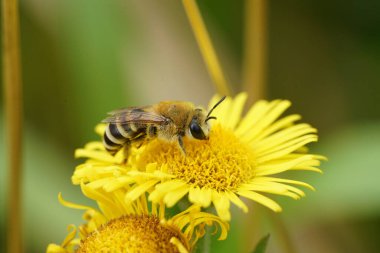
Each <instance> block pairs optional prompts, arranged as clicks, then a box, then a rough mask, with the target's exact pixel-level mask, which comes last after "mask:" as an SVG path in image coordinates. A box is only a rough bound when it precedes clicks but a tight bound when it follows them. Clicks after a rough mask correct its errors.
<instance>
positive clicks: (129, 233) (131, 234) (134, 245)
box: [47, 184, 228, 253]
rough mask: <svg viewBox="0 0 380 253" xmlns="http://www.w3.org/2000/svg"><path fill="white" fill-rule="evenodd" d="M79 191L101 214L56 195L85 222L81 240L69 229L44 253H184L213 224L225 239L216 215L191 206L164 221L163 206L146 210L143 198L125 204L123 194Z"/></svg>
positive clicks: (222, 226) (226, 226)
mask: <svg viewBox="0 0 380 253" xmlns="http://www.w3.org/2000/svg"><path fill="white" fill-rule="evenodd" d="M81 188H82V191H83V193H84V194H85V195H86V196H87V197H89V198H92V199H94V200H96V201H97V203H98V206H99V208H100V209H101V211H97V210H95V209H93V208H91V207H88V206H83V205H77V204H73V203H70V202H67V201H65V200H63V199H62V197H61V195H59V200H60V202H61V203H62V204H63V205H65V206H67V207H71V208H76V209H83V210H86V212H85V214H84V216H83V217H84V219H85V220H86V221H87V222H86V224H84V225H81V226H80V227H79V236H80V238H75V235H76V228H75V227H74V226H73V225H71V226H69V230H71V231H70V232H69V234H68V235H67V237H66V238H65V240H64V241H63V243H62V244H61V245H56V244H50V245H49V246H48V248H47V253H71V252H77V253H82V252H87V253H91V252H131V253H133V252H139V253H145V252H146V253H154V252H168V253H171V252H179V253H187V252H191V250H192V249H193V247H194V245H195V243H196V242H197V240H198V239H199V238H200V237H202V236H203V235H204V233H205V229H204V226H205V225H212V224H218V225H219V226H220V227H221V234H220V237H219V239H220V240H224V239H225V238H226V237H227V230H228V224H227V223H225V222H223V221H221V220H220V218H219V217H217V216H215V215H212V214H209V213H204V212H200V207H199V206H196V205H193V206H191V207H189V208H188V209H187V210H185V211H183V212H182V213H179V214H177V215H175V216H173V217H172V218H170V219H165V205H164V204H159V205H156V204H152V205H151V208H149V207H148V204H147V200H146V197H145V195H141V196H140V197H139V198H138V199H137V200H136V201H135V202H131V203H125V202H124V201H123V193H124V192H123V191H122V190H119V191H113V192H112V193H107V192H104V191H103V190H100V189H99V190H94V189H93V188H91V187H87V186H86V185H84V184H82V185H81ZM149 209H150V210H149Z"/></svg>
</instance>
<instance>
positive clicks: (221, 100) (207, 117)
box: [205, 96, 226, 122]
mask: <svg viewBox="0 0 380 253" xmlns="http://www.w3.org/2000/svg"><path fill="white" fill-rule="evenodd" d="M224 99H226V96H224V97H222V98H221V99H220V100H219V101H218V103H216V104H215V105H214V106H213V107H212V108H211V110H210V111H209V112H208V113H207V116H206V120H205V122H207V121H208V120H210V119H216V117H212V116H211V117H209V116H210V114H211V113H212V111H213V110H214V109H215V108H216V107H217V106H218V105H220V103H222V102H223V100H224Z"/></svg>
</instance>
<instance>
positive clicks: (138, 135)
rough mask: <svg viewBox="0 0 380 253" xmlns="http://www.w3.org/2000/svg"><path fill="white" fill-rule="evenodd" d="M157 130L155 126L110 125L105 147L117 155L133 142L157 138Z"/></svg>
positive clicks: (106, 132) (106, 134) (104, 138)
mask: <svg viewBox="0 0 380 253" xmlns="http://www.w3.org/2000/svg"><path fill="white" fill-rule="evenodd" d="M156 133H157V128H156V127H155V126H153V125H145V124H144V125H136V124H134V123H123V124H120V123H110V124H108V126H107V127H106V131H105V132H104V136H103V145H104V147H105V148H106V150H107V151H109V152H110V153H111V154H115V153H116V152H117V151H119V150H120V149H121V148H122V147H123V146H125V145H130V144H131V143H132V142H137V141H141V140H144V139H145V138H146V137H147V136H148V137H150V138H151V137H155V136H156Z"/></svg>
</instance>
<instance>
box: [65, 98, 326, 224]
mask: <svg viewBox="0 0 380 253" xmlns="http://www.w3.org/2000/svg"><path fill="white" fill-rule="evenodd" d="M246 98H247V95H246V94H245V93H241V94H239V95H238V96H237V97H236V98H234V99H232V98H227V99H226V100H225V101H224V102H223V103H222V104H221V105H220V106H218V107H217V108H216V109H215V111H214V112H213V116H216V117H217V120H216V121H214V122H213V123H214V124H213V125H212V127H211V131H210V135H209V140H205V141H200V140H188V139H185V140H184V146H185V148H186V156H184V155H183V154H182V153H181V152H180V150H178V147H177V145H176V144H170V143H167V142H164V141H160V140H152V141H150V142H148V143H146V144H144V145H143V146H142V147H140V148H139V149H137V148H135V149H132V150H131V152H130V156H129V157H124V151H123V150H121V151H119V152H118V153H117V154H116V155H115V156H114V157H113V156H111V155H109V154H108V153H107V152H106V151H105V150H104V148H103V147H102V145H101V143H100V142H94V143H90V144H89V145H87V146H86V147H85V148H84V149H79V150H77V152H76V156H77V157H86V158H89V159H88V160H87V161H86V162H85V163H84V164H82V165H80V166H78V167H77V169H76V171H75V173H74V176H73V178H72V179H73V182H74V183H77V184H78V183H80V182H85V183H89V185H90V187H100V188H102V189H103V190H104V191H108V192H112V191H113V190H115V189H119V188H123V187H124V188H125V187H126V188H128V189H129V190H128V192H126V194H125V196H124V200H126V201H127V202H128V201H133V200H135V199H137V198H139V196H140V195H141V194H145V192H149V193H150V194H149V200H150V201H153V202H154V203H161V202H163V203H165V204H166V205H167V206H168V207H171V206H173V205H175V204H176V203H177V202H178V201H179V200H180V199H182V198H183V197H185V196H188V200H189V201H190V202H191V203H194V204H197V205H200V206H202V207H208V206H210V205H211V204H213V205H214V206H215V209H216V211H217V213H218V215H219V216H220V217H221V218H222V219H224V220H230V211H229V209H230V202H232V203H233V204H235V205H237V206H238V207H240V208H241V209H243V211H244V212H247V211H248V208H247V206H246V205H245V204H244V202H243V201H242V200H241V199H240V198H239V197H240V196H241V197H244V198H248V199H251V200H253V201H256V202H258V203H260V204H262V205H264V206H266V207H268V208H270V209H272V210H273V211H276V212H279V211H281V207H280V206H279V205H278V204H277V203H276V202H275V201H273V200H272V199H270V198H268V197H267V196H265V195H264V194H266V193H271V194H278V195H284V196H288V197H291V198H293V199H299V198H300V197H302V196H304V195H305V193H304V192H303V191H302V190H300V189H299V188H297V187H295V186H303V187H306V188H309V189H312V190H313V187H312V186H310V185H309V184H307V183H304V182H300V181H295V180H290V179H285V178H279V177H275V176H273V175H277V174H280V173H282V172H285V171H289V170H309V171H316V172H321V171H320V169H319V168H317V167H318V166H319V165H320V160H321V159H324V157H322V156H319V155H313V154H308V153H307V148H306V147H305V145H306V144H308V143H310V142H316V141H317V139H318V138H317V135H316V132H317V130H316V129H315V128H312V127H311V126H310V125H308V124H296V123H295V122H296V121H297V120H299V119H300V116H299V115H290V116H286V117H284V118H281V119H279V117H280V115H281V114H282V113H283V112H284V111H285V110H286V109H287V108H288V107H289V106H290V102H289V101H286V100H274V101H272V102H267V101H259V102H257V103H256V104H255V105H253V106H252V107H251V108H250V109H249V111H248V112H247V114H246V115H245V116H244V117H242V116H241V114H242V111H243V107H244V104H245V100H246ZM219 99H220V97H218V96H215V97H214V98H213V99H212V100H211V101H210V105H214V104H215V102H216V101H218V100H219ZM97 131H98V132H99V134H102V132H103V131H104V126H101V125H100V126H98V128H97Z"/></svg>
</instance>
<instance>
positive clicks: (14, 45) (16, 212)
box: [2, 0, 22, 253]
mask: <svg viewBox="0 0 380 253" xmlns="http://www.w3.org/2000/svg"><path fill="white" fill-rule="evenodd" d="M2 15H3V27H2V28H3V31H2V32H3V76H4V94H5V114H6V116H5V117H6V129H7V134H6V136H7V137H8V140H7V141H8V145H7V146H8V149H7V150H8V155H9V176H10V181H9V190H8V192H9V197H8V199H9V200H8V201H9V204H8V232H7V235H8V252H12V253H13V252H14V253H18V252H22V233H21V231H22V230H21V138H22V136H21V122H22V116H21V115H22V98H21V89H22V88H21V87H22V85H21V66H20V39H19V15H18V2H17V0H2Z"/></svg>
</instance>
